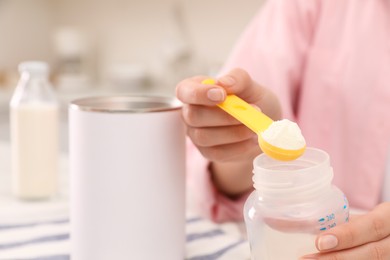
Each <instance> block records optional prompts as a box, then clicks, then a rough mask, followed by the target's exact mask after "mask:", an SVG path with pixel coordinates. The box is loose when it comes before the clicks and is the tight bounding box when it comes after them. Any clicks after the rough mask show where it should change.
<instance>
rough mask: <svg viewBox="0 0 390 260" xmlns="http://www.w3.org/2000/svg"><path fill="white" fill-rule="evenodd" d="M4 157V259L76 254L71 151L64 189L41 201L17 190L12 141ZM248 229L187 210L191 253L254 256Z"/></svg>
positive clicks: (0, 168) (0, 238) (0, 250)
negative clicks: (73, 251)
mask: <svg viewBox="0 0 390 260" xmlns="http://www.w3.org/2000/svg"><path fill="white" fill-rule="evenodd" d="M0 159H1V163H0V260H21V259H23V260H69V259H71V256H70V234H69V230H70V227H69V214H68V213H69V205H68V197H69V196H68V188H67V187H68V165H67V164H68V162H67V157H66V156H63V157H61V160H60V169H61V172H60V187H61V190H60V195H59V196H58V197H57V198H55V199H53V200H51V201H40V202H24V201H19V200H17V199H15V198H14V197H12V196H11V190H10V187H11V181H10V174H9V173H10V167H9V162H10V152H9V145H8V144H7V143H1V142H0ZM243 230H244V226H243V224H242V223H225V224H216V223H213V222H211V221H209V220H207V219H204V218H201V217H199V216H198V215H197V214H193V213H190V212H187V223H186V241H187V243H186V258H185V259H188V260H213V259H221V260H241V259H243V260H246V259H250V250H249V245H248V242H247V241H246V240H245V238H244V236H243V233H244V232H243ZM87 260H90V259H87ZM169 260H170V259H169Z"/></svg>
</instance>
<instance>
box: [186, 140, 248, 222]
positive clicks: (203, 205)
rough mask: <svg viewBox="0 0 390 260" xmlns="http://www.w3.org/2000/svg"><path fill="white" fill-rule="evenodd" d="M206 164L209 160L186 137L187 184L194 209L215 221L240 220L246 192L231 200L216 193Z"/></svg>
mask: <svg viewBox="0 0 390 260" xmlns="http://www.w3.org/2000/svg"><path fill="white" fill-rule="evenodd" d="M208 166H209V161H208V160H206V159H205V158H204V157H203V156H202V155H201V153H200V152H199V151H198V149H197V148H196V147H195V145H193V144H192V142H191V140H190V139H189V138H187V182H188V183H187V184H188V185H187V186H188V188H189V189H190V194H191V196H192V198H191V200H192V201H193V203H194V205H193V206H194V207H195V210H196V211H197V212H200V213H201V214H202V215H203V216H205V217H207V218H209V219H211V220H213V221H215V222H224V221H229V220H230V221H235V220H242V219H243V215H242V205H243V204H244V202H245V200H246V197H247V196H246V195H247V194H244V195H243V196H241V197H240V198H238V199H235V200H232V199H230V198H228V197H226V196H224V195H223V194H220V193H218V191H217V190H216V188H215V187H214V185H213V182H212V180H211V174H210V172H209V170H208Z"/></svg>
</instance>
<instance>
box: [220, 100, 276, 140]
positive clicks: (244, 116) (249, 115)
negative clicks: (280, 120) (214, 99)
mask: <svg viewBox="0 0 390 260" xmlns="http://www.w3.org/2000/svg"><path fill="white" fill-rule="evenodd" d="M217 106H219V107H220V108H221V109H223V110H224V111H226V112H227V113H228V114H230V115H231V116H233V117H234V118H235V119H237V120H238V121H240V122H241V123H243V124H244V125H246V126H247V127H248V128H249V129H251V130H252V131H253V132H255V133H256V134H258V133H259V132H264V131H265V130H266V129H267V128H268V127H269V126H270V125H271V124H272V122H273V121H272V119H271V118H269V117H268V116H266V115H265V114H264V113H262V112H260V111H259V110H257V109H256V108H254V107H253V106H251V105H250V104H248V103H247V102H245V101H244V100H242V99H241V98H239V97H237V96H236V95H228V96H227V97H226V99H225V101H223V102H222V103H219V104H218V105H217Z"/></svg>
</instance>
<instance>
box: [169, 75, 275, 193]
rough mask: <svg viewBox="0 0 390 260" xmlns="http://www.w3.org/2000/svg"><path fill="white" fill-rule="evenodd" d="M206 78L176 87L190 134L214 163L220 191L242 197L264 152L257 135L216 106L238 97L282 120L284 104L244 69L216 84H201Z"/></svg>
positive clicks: (201, 77)
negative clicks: (253, 168)
mask: <svg viewBox="0 0 390 260" xmlns="http://www.w3.org/2000/svg"><path fill="white" fill-rule="evenodd" d="M206 78H208V77H206V76H198V77H194V78H189V79H185V80H183V81H182V82H180V83H179V84H178V85H177V87H176V95H177V97H178V99H179V100H181V101H182V102H183V103H184V105H183V120H184V122H185V123H186V125H187V135H188V136H189V137H190V138H191V140H192V142H193V143H194V144H195V145H196V146H197V148H198V149H199V151H200V152H201V153H202V155H203V156H204V157H205V158H207V159H208V160H210V162H211V164H210V170H211V172H212V174H213V179H214V182H215V184H216V186H217V188H218V189H219V190H220V191H222V192H223V193H225V194H227V195H230V196H236V195H240V194H241V193H243V192H245V191H247V190H248V189H250V187H251V186H252V180H251V176H252V161H253V159H254V157H256V156H257V155H258V154H260V152H261V151H260V148H259V145H258V142H257V136H256V134H255V133H253V132H252V131H251V130H249V129H248V128H247V127H246V126H244V125H242V124H241V123H240V122H238V121H237V120H236V119H234V118H233V117H232V116H230V115H229V114H227V113H226V112H224V111H223V110H221V109H220V108H219V107H217V106H216V105H217V104H218V103H221V102H223V101H224V100H225V98H226V95H227V94H236V95H237V96H240V97H241V98H242V99H244V100H245V101H247V102H249V103H251V104H253V105H255V106H257V107H259V108H260V109H261V110H262V111H263V112H264V113H265V114H267V115H268V116H270V117H271V118H273V119H275V120H276V119H280V117H281V109H280V105H279V102H278V100H277V98H276V97H275V95H274V94H273V93H271V92H270V91H269V90H268V89H266V88H264V87H261V86H260V85H259V84H257V83H256V82H254V81H253V80H252V79H251V77H250V76H249V75H248V73H246V72H245V71H243V70H241V69H234V70H232V71H231V72H229V73H228V74H227V75H224V76H223V77H221V78H219V79H218V80H217V84H216V85H203V84H201V82H202V80H204V79H206Z"/></svg>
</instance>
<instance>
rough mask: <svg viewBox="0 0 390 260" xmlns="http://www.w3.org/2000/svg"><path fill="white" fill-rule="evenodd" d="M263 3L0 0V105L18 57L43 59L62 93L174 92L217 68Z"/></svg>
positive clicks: (258, 0) (259, 0)
mask: <svg viewBox="0 0 390 260" xmlns="http://www.w3.org/2000/svg"><path fill="white" fill-rule="evenodd" d="M262 2H263V1H262V0H246V1H245V2H242V1H226V0H0V35H1V37H0V39H1V40H0V91H1V94H2V104H3V103H5V104H6V103H7V102H8V101H7V96H8V93H9V92H10V91H12V89H13V88H14V86H15V85H16V83H17V79H18V77H19V75H18V73H17V65H18V63H20V62H21V61H25V60H43V61H47V62H48V63H49V64H50V66H51V69H52V72H51V80H52V82H53V85H54V87H55V88H56V89H57V91H58V92H59V94H60V95H61V96H66V95H68V96H69V95H76V96H77V95H80V94H82V93H86V92H88V93H89V92H91V91H100V92H102V91H103V92H112V91H119V92H126V93H129V92H153V93H163V94H173V93H174V92H173V90H174V88H175V85H176V83H177V82H178V81H179V80H181V79H182V78H184V77H187V76H189V75H194V74H208V75H211V76H212V75H214V74H215V73H216V72H217V71H218V69H219V68H220V66H221V65H222V64H223V62H224V60H225V59H226V57H227V55H228V53H229V51H230V50H231V48H232V46H233V45H234V42H235V40H236V39H237V37H238V36H239V34H240V33H241V32H242V30H243V28H244V27H245V25H246V24H247V23H248V22H249V21H250V19H251V18H252V17H253V15H254V14H255V12H256V11H257V10H258V8H259V6H260V5H261V3H262ZM6 105H7V104H6ZM2 108H3V109H4V107H2Z"/></svg>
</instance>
